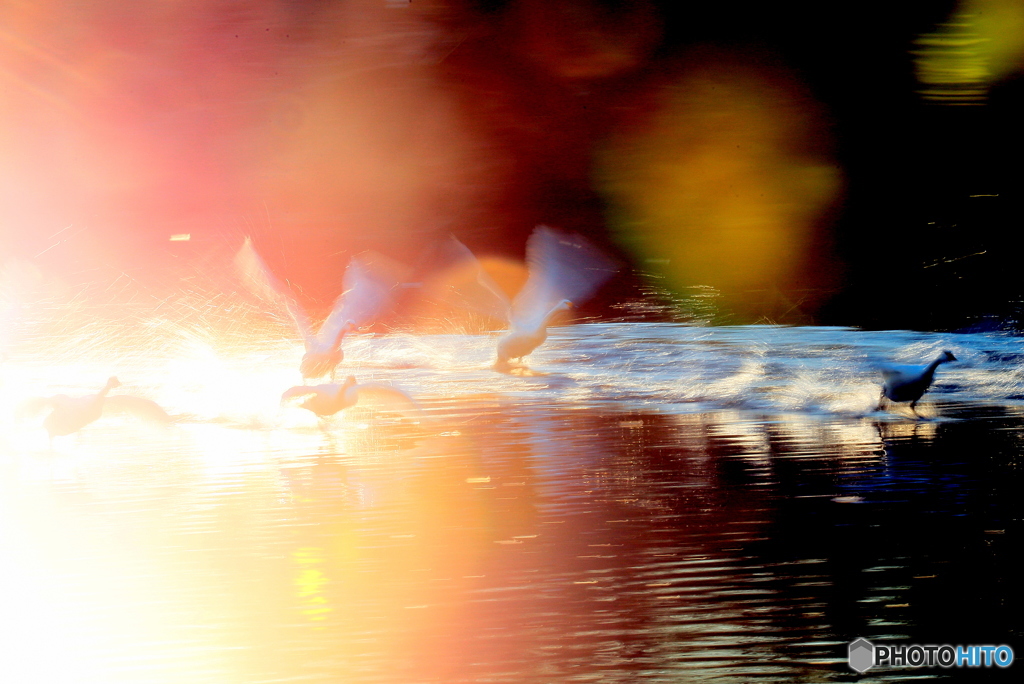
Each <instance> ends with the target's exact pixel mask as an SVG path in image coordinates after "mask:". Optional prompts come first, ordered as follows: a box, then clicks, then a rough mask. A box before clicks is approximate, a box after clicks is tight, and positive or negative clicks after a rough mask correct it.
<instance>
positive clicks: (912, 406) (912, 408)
mask: <svg viewBox="0 0 1024 684" xmlns="http://www.w3.org/2000/svg"><path fill="white" fill-rule="evenodd" d="M916 405H917V399H915V400H914V401H912V402H910V410H911V411H913V412H914V415H915V416H917V417H918V418H924V416H922V415H921V414H920V413H918V412H917V409H916V408H914V407H915V406H916Z"/></svg>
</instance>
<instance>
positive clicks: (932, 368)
mask: <svg viewBox="0 0 1024 684" xmlns="http://www.w3.org/2000/svg"><path fill="white" fill-rule="evenodd" d="M945 360H946V359H945V357H942V356H940V357H939V358H937V359H935V360H934V361H932V362H931V363H929V364H928V367H927V368H925V369H924V377H926V378H930V377H932V376H933V375H935V369H936V368H938V367H939V364H940V363H944V362H945Z"/></svg>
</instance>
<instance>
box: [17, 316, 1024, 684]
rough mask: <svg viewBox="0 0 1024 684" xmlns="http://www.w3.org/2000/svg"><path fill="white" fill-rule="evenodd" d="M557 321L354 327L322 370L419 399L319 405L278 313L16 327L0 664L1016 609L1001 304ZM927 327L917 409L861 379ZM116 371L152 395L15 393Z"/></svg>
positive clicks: (775, 663) (616, 638)
mask: <svg viewBox="0 0 1024 684" xmlns="http://www.w3.org/2000/svg"><path fill="white" fill-rule="evenodd" d="M552 333H553V334H552V335H551V338H550V340H549V343H548V344H547V345H546V346H545V347H543V348H542V349H540V350H538V352H537V353H536V354H534V356H533V357H531V359H530V366H531V370H532V372H533V374H524V375H504V374H499V373H495V372H493V371H491V370H490V369H489V368H488V364H489V362H490V361H491V360H492V359H491V356H492V354H493V351H492V350H493V344H494V337H493V336H488V335H422V336H419V335H412V334H393V335H378V336H362V337H359V338H352V340H351V342H350V343H349V344H347V346H346V361H345V364H344V369H343V373H353V374H355V375H357V376H358V378H359V380H360V381H361V382H365V381H375V382H383V383H391V384H394V385H395V386H400V387H402V388H403V389H405V390H406V391H408V392H409V393H410V394H411V395H413V396H414V397H416V399H417V401H418V402H419V403H420V405H421V406H422V408H423V413H422V414H418V415H411V416H410V415H400V414H395V413H388V412H382V411H379V410H376V409H374V408H372V407H357V408H355V409H351V410H350V411H348V412H346V413H345V414H344V415H341V416H338V417H336V418H334V419H331V420H329V421H325V422H323V423H320V422H318V421H317V420H316V419H315V418H314V417H313V416H312V415H311V414H308V412H305V411H302V410H301V409H296V408H290V407H281V406H280V405H279V403H278V399H279V397H280V393H281V391H283V389H286V388H287V387H288V386H290V385H292V384H295V383H296V382H297V377H296V376H297V372H296V370H295V369H296V367H297V362H298V357H299V356H300V355H301V348H300V347H299V346H297V345H296V344H294V343H292V342H289V341H287V340H284V339H282V340H280V341H268V342H256V343H251V344H248V345H242V346H239V345H235V346H225V345H223V344H218V343H217V342H216V341H215V340H207V339H204V338H201V337H192V336H179V337H178V338H177V339H175V340H173V341H172V342H168V343H166V344H161V345H149V346H143V347H136V346H134V345H125V346H123V347H118V346H116V345H112V344H110V343H102V344H96V345H94V346H93V347H89V348H84V347H83V346H82V345H80V344H79V346H78V347H77V348H76V349H65V350H64V351H60V350H59V344H58V345H57V348H58V351H57V352H54V353H50V354H47V356H46V357H43V356H42V355H41V354H39V353H35V352H33V350H32V349H31V348H29V347H28V346H26V348H23V349H19V350H15V352H16V353H14V354H12V358H11V359H10V360H9V361H8V362H7V363H6V364H5V365H4V366H3V368H2V369H0V372H2V382H3V385H2V389H3V393H4V395H3V400H2V402H3V409H4V418H3V422H4V426H3V427H4V431H3V435H0V545H2V546H0V549H2V550H3V551H2V555H0V578H2V583H0V600H2V605H3V606H4V614H5V617H6V619H5V620H4V624H5V634H4V640H3V642H2V646H0V652H2V656H3V662H4V663H6V665H5V671H6V672H8V673H11V674H10V677H9V678H5V680H9V681H13V682H26V683H30V682H40V683H47V684H49V683H50V682H69V683H70V682H74V683H78V682H83V683H84V682H89V683H92V682H103V683H120V682H125V683H128V682H130V683H132V684H137V683H146V684H149V683H151V682H152V683H164V682H167V683H172V682H173V683H177V682H182V681H188V682H196V683H202V684H205V683H210V684H222V683H227V684H232V683H235V682H237V683H239V684H242V683H245V684H255V683H258V682H346V683H347V682H352V683H363V682H367V683H369V682H403V683H404V682H409V683H415V682H509V683H513V682H636V681H644V682H647V681H650V682H679V681H724V682H732V681H735V682H748V681H794V680H796V681H845V680H849V679H855V678H856V677H854V675H853V673H852V672H851V671H850V670H849V668H848V667H847V665H846V660H845V658H846V644H847V643H848V642H849V641H852V640H853V639H855V638H857V637H866V638H868V639H871V640H878V641H885V640H905V641H913V642H919V643H964V644H983V643H1009V644H1011V645H1014V646H1017V645H1018V644H1019V643H1020V641H1019V638H1020V632H1021V621H1020V618H1019V615H1020V612H1021V601H1020V593H1019V590H1018V589H1017V588H1016V586H1015V584H1016V582H1017V578H1018V577H1019V576H1020V574H1021V572H1020V571H1021V567H1020V560H1019V559H1020V557H1021V554H1020V552H1019V550H1020V537H1019V535H1020V516H1021V506H1020V503H1019V498H1018V496H1017V493H1018V492H1019V491H1020V487H1021V484H1022V483H1021V476H1020V469H1021V461H1020V459H1021V456H1020V454H1021V444H1022V439H1024V432H1022V429H1024V401H1022V400H1024V353H1022V352H1021V347H1020V341H1019V338H1017V337H1013V336H1009V335H1001V334H975V335H942V334H934V333H930V334H929V333H911V332H900V331H894V332H862V331H857V330H850V329H839V328H784V327H767V326H757V327H738V328H706V327H695V326H682V325H670V324H643V323H601V324H585V325H578V326H573V327H566V328H559V329H557V330H554V331H552ZM943 349H949V350H951V351H952V352H953V353H954V354H955V355H956V356H957V358H958V359H960V362H958V363H956V364H950V365H948V366H943V367H942V368H941V369H940V372H939V374H938V376H937V380H936V383H935V386H934V387H933V388H932V390H931V391H930V392H929V394H928V395H926V400H925V401H923V402H922V404H921V405H920V406H919V409H920V410H921V412H922V413H924V414H925V415H927V416H929V417H930V419H929V420H916V419H914V418H913V416H912V415H911V414H910V412H909V411H908V410H907V409H905V408H902V409H901V408H899V407H897V408H894V409H893V410H891V411H888V412H884V413H879V412H876V411H874V408H875V405H876V404H877V400H878V393H879V389H878V382H877V370H876V364H877V363H878V362H880V361H883V360H891V361H896V362H908V363H909V362H923V361H926V360H929V359H930V358H933V357H934V356H936V355H937V354H938V353H939V351H941V350H943ZM154 350H155V351H154ZM111 373H116V374H117V375H118V376H119V377H120V378H121V380H122V382H124V386H123V387H122V388H120V389H119V390H117V391H119V392H124V393H135V394H139V395H142V396H147V397H149V398H151V399H154V400H156V401H158V402H159V403H161V405H163V406H164V407H165V408H167V410H168V411H169V412H170V413H172V414H173V415H175V416H176V421H175V423H173V424H172V425H170V426H169V427H166V428H161V429H154V428H151V427H147V426H145V425H142V424H139V423H138V422H136V421H133V420H130V419H125V418H119V417H105V418H103V419H101V420H100V421H98V422H96V423H94V424H93V425H90V426H88V427H87V428H86V429H84V430H83V431H81V432H80V433H78V434H76V435H73V436H71V437H67V438H58V439H55V440H54V441H53V444H52V446H51V445H50V444H49V443H48V440H47V438H46V435H45V433H44V432H43V431H42V430H41V428H40V427H39V422H38V420H19V419H16V418H15V417H14V414H15V412H16V408H17V405H18V403H19V402H20V401H21V400H23V399H24V398H26V397H27V396H31V395H43V396H45V395H50V394H55V393H57V392H65V393H68V394H75V393H86V392H90V391H95V390H96V389H97V388H98V387H99V386H101V385H102V383H103V381H105V379H106V377H107V375H109V374H111ZM1018 651H1020V649H1018ZM1014 669H1019V667H1015V668H1011V670H1014ZM870 674H871V676H870V677H866V678H861V679H864V680H866V681H870V680H875V681H887V680H893V679H902V678H909V677H914V678H922V677H923V678H937V679H942V678H948V677H951V676H954V675H960V676H965V674H966V675H970V676H971V677H972V678H973V679H978V678H979V677H981V678H985V677H996V678H999V676H1000V675H1012V673H1007V672H999V671H985V672H979V671H973V672H970V673H963V672H946V671H943V670H940V669H935V670H916V671H914V670H881V671H878V670H873V671H872V672H871V673H870ZM1002 678H1003V679H1005V678H1006V677H1005V676H1004V677H1002Z"/></svg>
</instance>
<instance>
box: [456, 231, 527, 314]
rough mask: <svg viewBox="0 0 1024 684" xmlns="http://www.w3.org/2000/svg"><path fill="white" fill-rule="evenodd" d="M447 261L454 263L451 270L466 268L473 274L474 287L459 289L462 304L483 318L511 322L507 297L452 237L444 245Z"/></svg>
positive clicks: (471, 253)
mask: <svg viewBox="0 0 1024 684" xmlns="http://www.w3.org/2000/svg"><path fill="white" fill-rule="evenodd" d="M445 247H446V249H445V251H446V252H447V254H448V256H449V259H450V260H451V261H452V262H454V263H453V264H452V266H451V268H452V269H460V268H466V269H467V270H471V271H472V273H473V276H472V278H473V281H472V282H474V283H475V286H470V287H467V288H460V289H461V290H462V291H460V293H459V294H460V295H462V297H461V298H462V300H463V301H462V303H464V304H465V305H466V306H468V307H469V308H471V309H473V310H475V311H476V312H477V313H480V314H482V315H484V316H489V317H491V318H499V319H502V320H504V321H506V322H507V321H511V320H512V303H511V302H510V301H509V299H508V295H506V294H505V291H504V290H502V289H501V287H500V286H499V285H498V283H496V282H494V278H492V277H491V276H490V275H489V274H488V273H487V271H485V270H484V268H483V266H482V265H481V264H480V260H479V259H477V258H476V255H475V254H473V252H472V251H471V250H470V249H469V247H466V245H464V244H462V242H461V241H459V240H458V239H457V238H456V237H455V236H454V235H453V236H451V237H450V238H449V240H448V242H447V244H446V245H445Z"/></svg>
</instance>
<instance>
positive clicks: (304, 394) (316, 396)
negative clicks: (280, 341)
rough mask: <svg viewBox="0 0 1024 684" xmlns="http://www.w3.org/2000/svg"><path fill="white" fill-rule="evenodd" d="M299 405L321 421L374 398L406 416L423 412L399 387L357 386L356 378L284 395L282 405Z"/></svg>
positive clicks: (298, 389) (299, 389) (291, 390)
mask: <svg viewBox="0 0 1024 684" xmlns="http://www.w3.org/2000/svg"><path fill="white" fill-rule="evenodd" d="M299 398H302V399H303V400H302V401H298V402H295V403H297V405H298V406H300V407H301V408H304V409H306V410H307V411H312V412H313V413H315V414H316V415H318V416H320V417H321V418H323V417H326V416H333V415H334V414H335V413H337V412H338V411H341V410H343V409H347V408H351V407H352V406H355V405H356V404H357V403H359V400H360V399H367V398H370V399H372V400H373V401H374V402H382V403H384V404H387V405H388V406H389V407H391V408H394V409H395V410H397V411H399V412H403V413H407V412H409V411H410V410H411V411H413V412H419V411H420V408H419V406H418V405H417V404H416V402H415V400H413V398H412V397H410V396H409V395H408V394H406V393H405V392H403V391H402V390H400V389H398V388H397V387H389V386H388V385H379V384H376V383H364V384H357V383H356V379H355V376H352V375H350V376H348V377H347V378H345V382H343V383H342V384H340V385H338V384H330V385H298V386H296V387H292V388H290V389H287V390H285V392H284V394H282V395H281V403H292V402H293V401H294V400H296V399H299Z"/></svg>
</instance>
